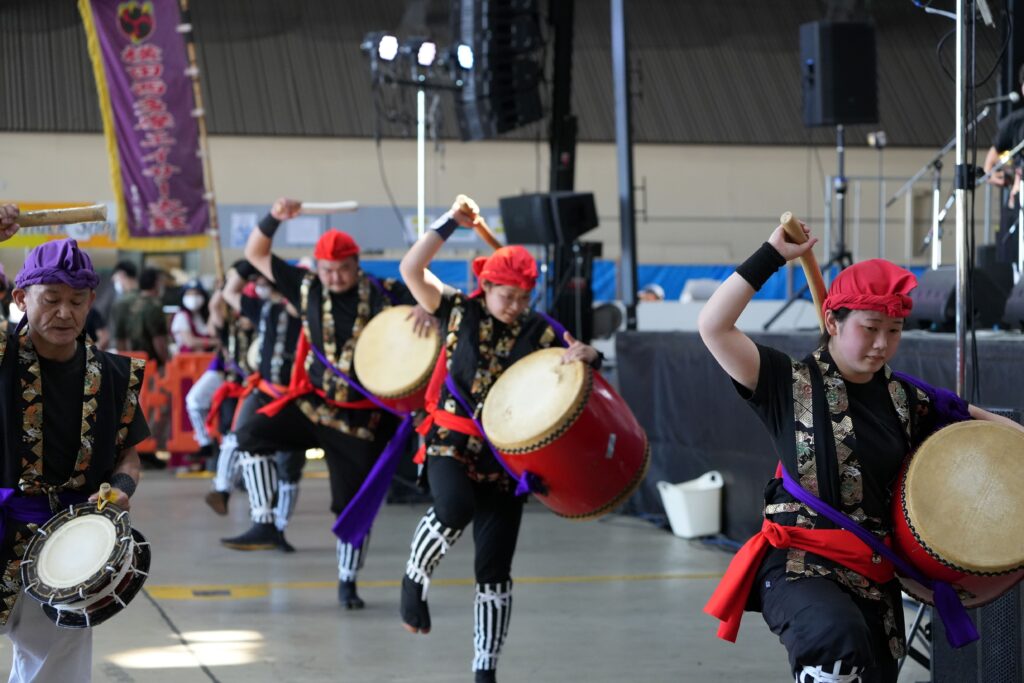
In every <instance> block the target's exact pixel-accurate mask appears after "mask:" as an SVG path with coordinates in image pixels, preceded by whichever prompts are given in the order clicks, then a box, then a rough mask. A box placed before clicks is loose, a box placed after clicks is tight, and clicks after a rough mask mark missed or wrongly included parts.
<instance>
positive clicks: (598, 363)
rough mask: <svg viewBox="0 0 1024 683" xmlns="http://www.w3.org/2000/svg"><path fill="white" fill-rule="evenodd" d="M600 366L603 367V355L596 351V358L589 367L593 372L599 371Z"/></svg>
mask: <svg viewBox="0 0 1024 683" xmlns="http://www.w3.org/2000/svg"><path fill="white" fill-rule="evenodd" d="M595 351H596V349H595ZM602 365H604V354H603V353H601V352H600V351H598V352H597V358H595V359H594V362H593V363H591V364H590V367H591V368H593V369H594V370H600V369H601V366H602Z"/></svg>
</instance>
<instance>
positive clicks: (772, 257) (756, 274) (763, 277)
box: [736, 242, 786, 292]
mask: <svg viewBox="0 0 1024 683" xmlns="http://www.w3.org/2000/svg"><path fill="white" fill-rule="evenodd" d="M784 265H786V259H784V258H783V257H782V254H780V253H779V252H778V250H777V249H776V248H775V247H773V246H772V245H770V244H768V243H767V242H765V243H764V244H762V245H761V248H760V249H758V250H757V251H755V252H754V253H753V254H751V256H750V258H748V259H747V260H746V261H744V262H743V263H741V264H740V265H739V266H737V268H736V272H737V273H739V275H740V277H742V278H743V279H744V280H746V281H747V282H748V283H750V286H751V287H753V288H754V291H755V292H757V291H760V289H761V288H762V287H764V283H766V282H768V278H770V277H771V276H772V275H775V273H776V271H778V270H779V268H781V267H782V266H784Z"/></svg>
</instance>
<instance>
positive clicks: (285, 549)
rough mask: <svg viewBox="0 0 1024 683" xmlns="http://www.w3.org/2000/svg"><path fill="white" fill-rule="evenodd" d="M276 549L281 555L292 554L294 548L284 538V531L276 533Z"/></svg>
mask: <svg viewBox="0 0 1024 683" xmlns="http://www.w3.org/2000/svg"><path fill="white" fill-rule="evenodd" d="M277 547H278V549H279V550H280V551H281V552H282V553H294V552H295V546H293V545H292V544H291V543H289V542H288V541H287V540H286V539H285V537H284V531H281V530H279V531H278V532H277Z"/></svg>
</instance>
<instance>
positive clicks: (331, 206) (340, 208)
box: [300, 201, 359, 216]
mask: <svg viewBox="0 0 1024 683" xmlns="http://www.w3.org/2000/svg"><path fill="white" fill-rule="evenodd" d="M358 210H359V202H356V201H345V202H302V208H301V209H300V211H301V213H302V215H304V216H320V215H324V214H331V213H349V212H351V211H358Z"/></svg>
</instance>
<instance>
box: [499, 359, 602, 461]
mask: <svg viewBox="0 0 1024 683" xmlns="http://www.w3.org/2000/svg"><path fill="white" fill-rule="evenodd" d="M544 351H560V352H561V351H564V349H560V348H554V347H552V348H549V349H541V350H540V351H534V353H543V352H544ZM531 355H533V354H528V355H526V356H524V357H523V358H522V359H520V360H525V359H526V358H529V357H530V356H531ZM517 362H518V361H517ZM575 362H577V363H581V364H582V365H583V388H582V391H580V392H579V394H578V395H577V397H576V402H575V403H574V404H573V405H572V406H571V407H570V408H569V410H568V411H566V413H565V415H566V417H565V420H564V421H563V422H562V423H561V424H558V425H555V426H554V427H551V428H549V429H548V430H546V431H545V432H541V433H540V434H538V435H537V436H534V437H532V438H531V439H529V440H519V441H510V442H507V443H505V442H501V443H499V442H498V441H495V440H494V439H492V438H491V436H490V435H489V434H488V435H487V438H488V439H489V440H490V441H491V443H492V444H493V445H494V447H495V448H497V449H498V450H499V451H501V452H502V453H506V454H508V455H524V454H526V453H533V452H534V451H539V450H541V449H542V448H546V447H548V446H550V445H551V444H552V443H554V442H555V441H558V440H559V439H560V438H562V436H563V435H564V434H565V433H566V432H567V431H569V430H570V429H571V428H572V427H573V425H575V424H576V421H577V420H579V418H580V415H582V414H583V412H584V411H585V410H586V409H587V405H589V403H590V394H591V392H593V390H594V369H593V368H592V367H590V366H589V365H587V364H586V363H583V361H575ZM512 365H515V363H513V364H512ZM511 367H512V366H509V368H511ZM506 372H508V370H507V369H506ZM501 377H504V374H502V375H501V376H500V377H498V379H497V380H495V383H494V385H491V391H494V386H495V385H497V383H498V382H499V381H501ZM487 395H488V397H489V396H490V392H488V394H487ZM486 410H487V399H486V398H485V399H484V408H483V411H486ZM483 421H484V420H483V412H481V413H480V423H481V424H483Z"/></svg>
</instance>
